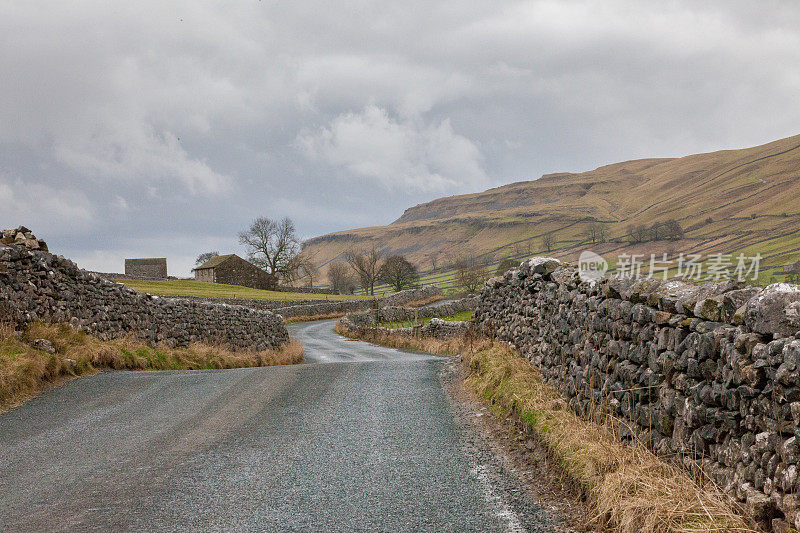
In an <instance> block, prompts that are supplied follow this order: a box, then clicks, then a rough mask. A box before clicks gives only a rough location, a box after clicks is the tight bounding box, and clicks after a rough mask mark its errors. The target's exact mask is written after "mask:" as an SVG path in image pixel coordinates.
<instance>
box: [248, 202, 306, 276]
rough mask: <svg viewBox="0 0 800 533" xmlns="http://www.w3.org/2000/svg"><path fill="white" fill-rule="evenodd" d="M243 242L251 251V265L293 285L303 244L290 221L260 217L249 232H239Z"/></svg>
mask: <svg viewBox="0 0 800 533" xmlns="http://www.w3.org/2000/svg"><path fill="white" fill-rule="evenodd" d="M239 242H240V243H241V244H243V245H245V246H246V247H247V251H248V253H249V256H250V262H252V263H253V264H254V265H257V266H259V267H261V268H263V269H264V270H266V271H267V272H269V273H270V274H272V275H274V276H276V277H278V278H280V279H281V280H286V281H291V278H292V271H291V267H292V264H293V261H294V258H295V256H296V255H297V254H298V253H299V252H300V242H299V240H298V239H297V235H296V230H295V227H294V222H292V220H291V219H290V218H288V217H286V218H283V219H282V220H272V219H270V218H267V217H259V218H257V219H255V220H254V221H253V223H252V224H250V227H249V228H248V229H247V231H241V232H239Z"/></svg>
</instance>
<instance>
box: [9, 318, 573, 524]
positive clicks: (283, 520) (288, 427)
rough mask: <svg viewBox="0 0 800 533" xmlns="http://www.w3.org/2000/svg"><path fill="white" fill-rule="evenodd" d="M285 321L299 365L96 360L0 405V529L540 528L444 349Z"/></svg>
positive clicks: (543, 518)
mask: <svg viewBox="0 0 800 533" xmlns="http://www.w3.org/2000/svg"><path fill="white" fill-rule="evenodd" d="M332 328H333V322H332V321H325V322H312V323H305V324H295V325H293V326H291V327H290V330H291V333H292V335H293V336H294V337H295V338H297V339H299V340H301V341H302V342H303V343H304V345H305V347H306V360H307V363H308V364H303V365H296V366H284V367H269V368H254V369H240V370H211V371H178V372H106V373H102V374H99V375H96V376H93V377H87V378H82V379H77V380H73V381H71V382H69V383H67V384H65V385H63V386H61V387H58V388H55V389H52V390H49V391H47V392H45V393H44V394H42V395H40V396H39V397H37V398H35V399H33V400H31V401H29V402H27V403H25V404H24V405H22V406H20V407H17V408H15V409H12V410H10V411H8V412H6V413H4V414H0V530H2V531H3V532H8V531H89V530H95V531H456V532H460V531H556V530H558V529H559V526H558V521H557V519H556V518H554V517H553V516H551V515H550V514H549V513H548V512H547V511H545V510H543V509H542V508H541V507H539V506H537V505H535V504H531V503H529V502H528V501H527V500H526V499H524V498H522V497H520V496H519V492H520V491H518V490H517V489H516V488H515V487H514V485H513V480H511V479H510V477H509V475H508V474H507V473H504V472H503V471H502V468H500V467H498V465H497V464H496V462H495V460H494V459H493V457H492V454H491V453H489V452H487V451H486V450H485V449H483V447H482V445H481V442H480V441H481V439H480V437H479V436H477V435H475V434H473V433H472V432H473V431H474V430H471V429H469V428H468V427H467V426H466V425H465V424H462V423H461V422H460V419H461V418H462V417H461V416H460V415H459V407H458V406H457V405H455V404H454V403H453V401H451V400H450V399H449V397H448V395H447V393H446V391H445V388H444V386H443V384H442V380H443V377H442V376H443V375H445V374H446V372H447V370H446V366H447V364H446V362H445V360H443V359H441V358H437V357H433V356H428V355H425V354H414V353H406V352H401V351H398V350H393V349H388V348H381V347H376V346H372V345H368V344H365V343H362V342H354V341H348V340H345V339H343V338H341V337H339V336H338V335H336V334H335V333H333V331H332Z"/></svg>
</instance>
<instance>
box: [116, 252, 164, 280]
mask: <svg viewBox="0 0 800 533" xmlns="http://www.w3.org/2000/svg"><path fill="white" fill-rule="evenodd" d="M125 277H126V278H131V279H167V258H166V257H151V258H147V259H126V260H125Z"/></svg>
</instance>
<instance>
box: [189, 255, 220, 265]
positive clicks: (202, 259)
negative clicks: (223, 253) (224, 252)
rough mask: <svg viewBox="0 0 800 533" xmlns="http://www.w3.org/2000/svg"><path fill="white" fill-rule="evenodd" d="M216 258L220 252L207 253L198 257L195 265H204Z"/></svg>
mask: <svg viewBox="0 0 800 533" xmlns="http://www.w3.org/2000/svg"><path fill="white" fill-rule="evenodd" d="M215 257H219V252H205V253H202V254H200V255H198V256H197V259H196V260H195V262H194V264H195V265H202V264H203V263H205V262H206V261H208V260H209V259H213V258H215Z"/></svg>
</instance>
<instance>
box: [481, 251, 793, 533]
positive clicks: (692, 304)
mask: <svg viewBox="0 0 800 533" xmlns="http://www.w3.org/2000/svg"><path fill="white" fill-rule="evenodd" d="M557 265H558V262H557V261H555V260H546V259H542V258H534V259H532V260H530V261H529V262H526V263H523V264H522V266H521V267H520V268H517V269H513V270H510V271H509V272H507V273H506V274H505V275H504V276H502V277H499V278H494V279H493V280H490V281H489V282H487V284H486V286H485V288H484V289H483V291H482V293H481V294H480V298H479V304H478V307H477V310H476V311H475V315H474V322H475V324H476V326H477V327H479V328H481V329H482V330H483V331H485V332H486V333H488V334H489V335H491V336H494V337H496V338H499V339H502V340H505V341H508V342H510V343H512V344H513V345H514V346H516V347H517V348H518V349H519V350H520V351H521V353H522V354H523V355H524V356H525V357H526V358H527V359H528V360H530V362H531V363H532V364H533V365H535V366H537V367H538V368H540V369H541V372H542V374H543V376H544V378H545V380H546V381H547V382H549V383H550V384H552V385H554V386H555V387H557V388H558V389H559V390H560V391H561V392H562V393H563V394H564V396H565V397H566V398H567V399H568V400H569V402H570V404H571V405H572V407H573V408H574V409H575V410H576V411H577V412H578V413H580V414H582V415H585V416H590V415H592V414H593V413H597V412H602V413H605V414H610V415H613V416H614V417H616V419H618V420H621V421H622V422H623V425H622V429H621V436H622V437H623V438H634V437H636V438H639V439H641V440H642V441H643V442H644V443H646V444H647V445H648V446H649V447H650V448H651V449H653V450H654V451H656V452H657V453H659V454H660V455H662V456H667V457H672V458H675V459H676V460H678V459H680V460H682V461H683V462H685V463H686V464H687V466H701V467H702V468H703V470H704V471H705V472H706V473H707V474H709V475H710V476H711V477H712V478H713V479H714V480H715V481H716V482H717V483H718V484H719V485H720V486H721V487H722V488H723V489H725V490H726V491H728V493H730V494H731V495H733V496H735V497H736V498H738V499H739V500H740V501H743V502H746V503H747V505H748V506H749V507H750V510H751V511H752V512H753V513H754V515H755V516H756V517H757V518H759V519H761V520H762V521H763V522H764V523H765V524H768V523H769V522H770V520H772V519H776V520H777V521H778V522H782V521H783V520H785V521H787V522H789V523H790V524H792V525H800V514H799V508H800V501H798V494H800V476H798V468H800V464H799V463H800V441H799V440H798V438H800V287H798V286H793V285H787V284H775V285H771V286H769V287H767V288H753V287H750V288H747V287H742V286H739V285H735V284H732V283H714V284H708V285H703V286H693V285H686V284H684V283H682V282H674V281H670V282H661V281H658V280H652V279H647V280H642V279H640V280H632V279H619V278H615V279H604V280H602V281H599V282H595V283H593V284H589V283H586V282H582V281H581V279H580V278H579V277H578V275H577V272H576V271H575V270H573V269H569V268H564V267H560V266H558V267H557Z"/></svg>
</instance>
